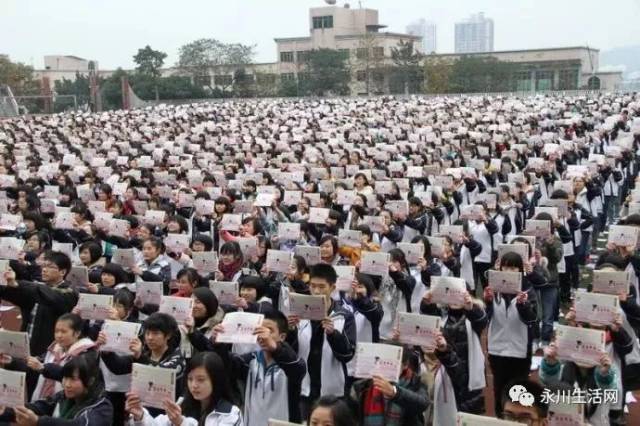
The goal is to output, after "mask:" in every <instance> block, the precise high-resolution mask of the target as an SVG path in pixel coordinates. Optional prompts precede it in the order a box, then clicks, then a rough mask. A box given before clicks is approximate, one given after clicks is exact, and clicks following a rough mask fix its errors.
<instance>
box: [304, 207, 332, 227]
mask: <svg viewBox="0 0 640 426" xmlns="http://www.w3.org/2000/svg"><path fill="white" fill-rule="evenodd" d="M328 218H329V209H325V208H319V207H311V208H310V209H309V221H308V222H309V223H315V224H317V225H324V224H325V223H326V222H327V219H328Z"/></svg>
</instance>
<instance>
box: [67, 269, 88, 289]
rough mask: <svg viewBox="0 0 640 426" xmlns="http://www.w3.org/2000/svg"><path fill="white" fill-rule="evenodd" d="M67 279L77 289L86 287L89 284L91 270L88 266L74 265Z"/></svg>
mask: <svg viewBox="0 0 640 426" xmlns="http://www.w3.org/2000/svg"><path fill="white" fill-rule="evenodd" d="M65 280H66V281H67V282H68V283H69V284H70V285H71V287H73V288H75V289H80V288H86V287H87V285H88V284H89V270H88V269H87V267H86V266H72V267H71V269H70V270H69V273H68V274H67V277H66V278H65Z"/></svg>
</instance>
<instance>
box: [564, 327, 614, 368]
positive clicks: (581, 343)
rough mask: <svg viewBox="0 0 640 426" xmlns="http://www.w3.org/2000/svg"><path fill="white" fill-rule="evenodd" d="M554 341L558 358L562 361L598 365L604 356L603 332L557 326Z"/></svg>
mask: <svg viewBox="0 0 640 426" xmlns="http://www.w3.org/2000/svg"><path fill="white" fill-rule="evenodd" d="M556 339H557V346H558V357H559V358H560V359H562V360H566V361H573V362H576V363H581V364H587V365H598V364H599V363H600V358H602V355H604V354H606V349H605V344H606V342H605V332H604V331H600V330H593V329H588V328H580V327H570V326H566V325H558V326H557V329H556Z"/></svg>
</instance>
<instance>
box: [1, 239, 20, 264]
mask: <svg viewBox="0 0 640 426" xmlns="http://www.w3.org/2000/svg"><path fill="white" fill-rule="evenodd" d="M23 247H24V240H21V239H20V238H14V237H0V258H3V259H9V260H18V255H19V254H20V252H21V251H22V248H23Z"/></svg>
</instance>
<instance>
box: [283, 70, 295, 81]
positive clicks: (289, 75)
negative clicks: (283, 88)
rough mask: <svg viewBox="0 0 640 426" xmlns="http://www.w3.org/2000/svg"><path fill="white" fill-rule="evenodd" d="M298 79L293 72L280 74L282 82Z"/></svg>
mask: <svg viewBox="0 0 640 426" xmlns="http://www.w3.org/2000/svg"><path fill="white" fill-rule="evenodd" d="M295 79H296V75H295V74H294V73H292V72H286V73H284V74H280V81H282V82H285V81H294V80H295Z"/></svg>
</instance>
